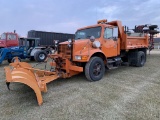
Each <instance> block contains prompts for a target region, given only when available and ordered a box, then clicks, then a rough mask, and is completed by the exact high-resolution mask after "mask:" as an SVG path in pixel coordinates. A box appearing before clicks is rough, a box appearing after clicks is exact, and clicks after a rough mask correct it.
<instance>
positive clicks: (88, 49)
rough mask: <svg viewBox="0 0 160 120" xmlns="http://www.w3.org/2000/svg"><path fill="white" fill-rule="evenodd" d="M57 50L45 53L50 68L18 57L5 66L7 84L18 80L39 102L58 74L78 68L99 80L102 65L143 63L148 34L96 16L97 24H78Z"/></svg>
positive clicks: (74, 72) (67, 74) (66, 75)
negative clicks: (50, 60)
mask: <svg viewBox="0 0 160 120" xmlns="http://www.w3.org/2000/svg"><path fill="white" fill-rule="evenodd" d="M55 47H56V48H57V54H51V55H49V56H48V57H49V58H50V59H52V62H50V65H51V68H52V69H50V70H40V69H35V68H33V67H32V66H31V65H29V64H28V63H25V62H19V61H18V59H17V60H16V61H15V62H14V63H11V64H10V67H5V73H6V84H7V86H8V88H9V84H10V82H20V83H24V84H26V85H28V86H29V87H31V88H32V89H33V90H34V92H35V93H36V96H37V101H38V104H39V105H41V104H42V103H43V99H42V94H41V92H46V91H47V86H46V84H47V83H49V82H51V81H53V80H56V79H58V78H69V77H72V76H73V75H77V74H79V73H81V72H84V73H85V76H86V78H87V79H88V80H90V81H98V80H100V79H102V77H103V75H104V74H105V69H112V68H116V67H118V66H120V65H121V63H122V62H128V63H129V65H130V66H136V67H142V66H143V65H144V64H145V62H146V51H147V48H148V36H147V34H144V33H134V32H133V33H131V32H128V31H126V30H125V27H124V26H122V24H121V21H111V22H108V21H107V20H99V21H98V22H97V24H96V25H92V26H87V27H84V28H80V29H78V30H77V31H76V34H75V39H74V40H71V39H69V40H68V41H66V42H63V43H60V44H58V42H57V41H55Z"/></svg>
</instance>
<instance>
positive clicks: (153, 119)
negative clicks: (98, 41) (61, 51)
mask: <svg viewBox="0 0 160 120" xmlns="http://www.w3.org/2000/svg"><path fill="white" fill-rule="evenodd" d="M159 61H160V51H158V50H157V51H155V50H154V51H152V52H151V54H150V55H148V59H147V62H146V64H145V66H144V67H141V68H138V67H129V66H121V67H119V68H118V69H114V70H110V71H106V73H105V76H104V77H103V79H102V80H100V81H98V82H89V81H86V78H85V76H84V74H80V75H77V76H75V77H72V78H69V79H58V80H56V81H53V82H51V83H49V84H48V85H47V87H48V92H47V93H43V100H44V103H43V104H42V106H38V104H37V101H36V96H35V94H34V92H33V90H32V89H30V88H29V87H27V86H26V85H24V84H20V83H12V84H11V85H10V87H11V89H12V90H11V91H8V90H7V87H6V84H5V82H4V81H5V76H4V70H3V67H4V66H7V65H8V63H7V62H4V63H3V64H2V65H1V66H0V75H1V79H0V88H1V89H0V101H1V104H0V119H4V120H25V119H28V120H39V119H41V120H51V119H52V120H79V119H81V120H101V119H103V120H160V69H159V66H160V62H159ZM31 64H32V65H34V64H35V63H31ZM43 66H44V65H41V68H42V67H43Z"/></svg>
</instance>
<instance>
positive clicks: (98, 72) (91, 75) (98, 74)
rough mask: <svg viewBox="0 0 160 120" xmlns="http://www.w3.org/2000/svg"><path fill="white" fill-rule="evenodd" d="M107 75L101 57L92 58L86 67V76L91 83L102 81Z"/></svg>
mask: <svg viewBox="0 0 160 120" xmlns="http://www.w3.org/2000/svg"><path fill="white" fill-rule="evenodd" d="M104 73H105V65H104V62H103V60H102V58H100V57H92V58H91V59H90V60H89V62H88V63H86V65H85V76H86V78H87V79H88V80H89V81H98V80H100V79H102V77H103V75H104Z"/></svg>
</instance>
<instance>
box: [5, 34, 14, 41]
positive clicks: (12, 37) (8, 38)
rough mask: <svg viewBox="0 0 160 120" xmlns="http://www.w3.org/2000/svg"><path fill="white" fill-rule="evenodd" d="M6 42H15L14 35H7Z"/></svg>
mask: <svg viewBox="0 0 160 120" xmlns="http://www.w3.org/2000/svg"><path fill="white" fill-rule="evenodd" d="M7 40H16V35H13V34H8V36H7Z"/></svg>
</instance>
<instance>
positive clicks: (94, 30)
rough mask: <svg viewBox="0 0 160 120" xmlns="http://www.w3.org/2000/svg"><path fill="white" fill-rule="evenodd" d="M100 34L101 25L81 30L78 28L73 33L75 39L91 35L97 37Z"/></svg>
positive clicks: (87, 37) (86, 37)
mask: <svg viewBox="0 0 160 120" xmlns="http://www.w3.org/2000/svg"><path fill="white" fill-rule="evenodd" d="M100 35H101V27H100V26H99V27H93V28H87V29H83V30H78V31H77V32H76V34H75V39H76V40H77V39H89V38H90V37H91V36H94V37H95V38H99V37H100Z"/></svg>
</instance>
